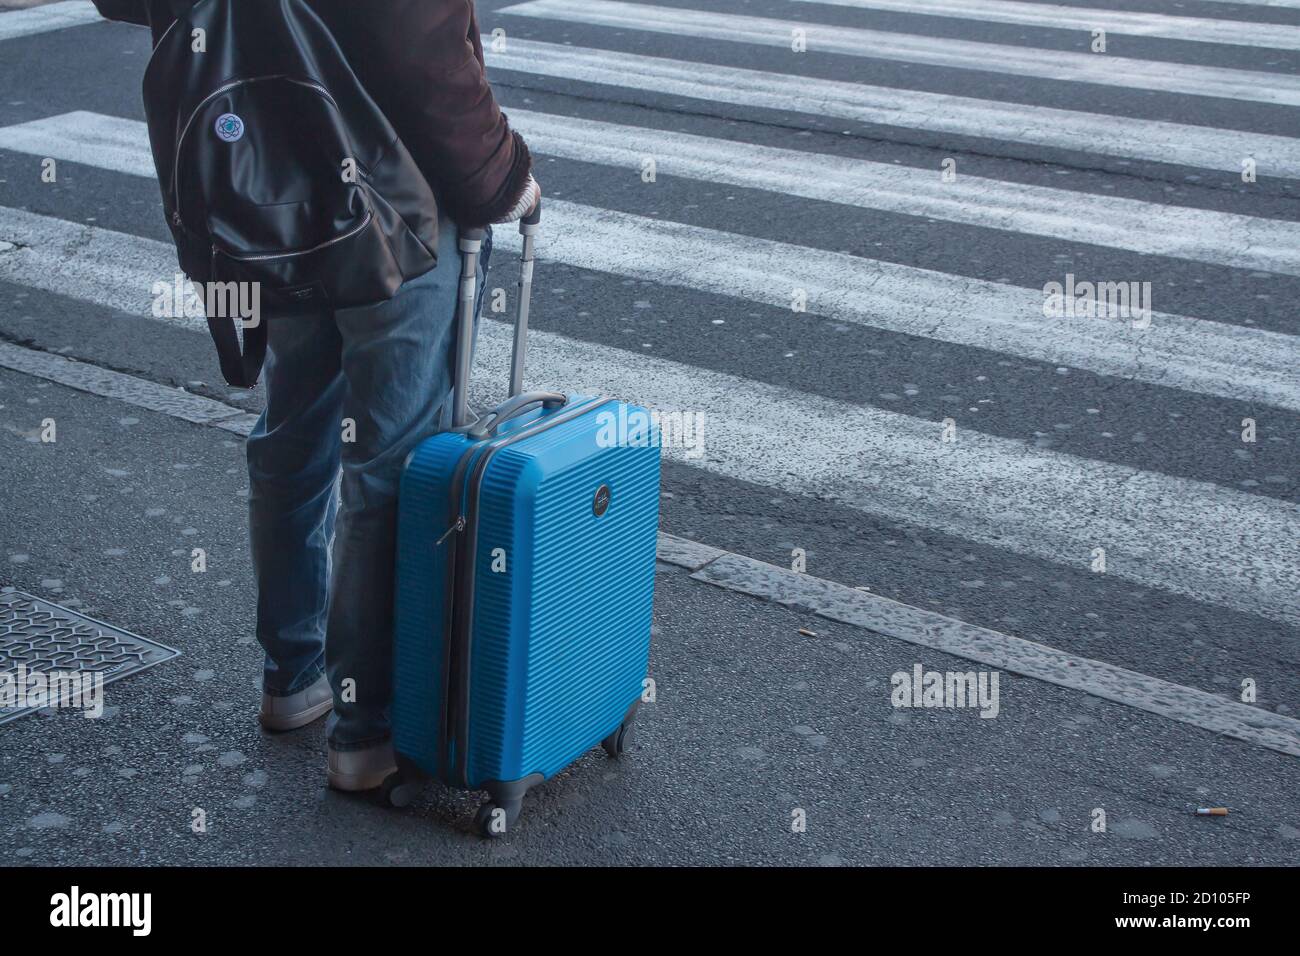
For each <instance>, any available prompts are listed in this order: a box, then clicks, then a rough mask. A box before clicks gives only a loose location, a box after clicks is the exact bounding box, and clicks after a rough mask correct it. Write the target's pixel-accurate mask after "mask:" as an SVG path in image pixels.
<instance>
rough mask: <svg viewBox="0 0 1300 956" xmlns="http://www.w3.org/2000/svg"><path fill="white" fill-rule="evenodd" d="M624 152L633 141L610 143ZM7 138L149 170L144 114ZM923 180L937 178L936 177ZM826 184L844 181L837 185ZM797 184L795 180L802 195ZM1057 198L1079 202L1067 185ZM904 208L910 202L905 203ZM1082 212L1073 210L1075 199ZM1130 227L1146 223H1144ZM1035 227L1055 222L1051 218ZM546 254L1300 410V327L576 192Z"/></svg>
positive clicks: (22, 130) (44, 225) (1291, 247)
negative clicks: (1118, 301)
mask: <svg viewBox="0 0 1300 956" xmlns="http://www.w3.org/2000/svg"><path fill="white" fill-rule="evenodd" d="M511 115H512V118H513V120H514V121H515V123H516V125H517V126H518V128H519V129H520V130H521V131H522V132H523V133H524V135H525V137H526V138H527V139H528V141H529V142H530V144H531V147H532V148H533V149H535V150H537V151H539V152H541V153H542V154H544V155H567V156H569V157H570V158H573V159H586V160H588V161H593V160H596V157H598V156H599V155H600V148H601V144H602V143H605V142H610V143H615V142H618V141H619V136H620V135H621V133H620V132H618V131H616V132H615V133H614V134H613V135H612V136H607V138H603V137H602V136H601V133H602V131H601V130H598V129H595V128H593V127H594V125H595V124H589V123H584V122H582V121H575V120H571V119H566V118H564V117H551V116H545V118H543V117H544V114H535V113H530V112H527V111H523V110H518V111H513V112H512V114H511ZM552 123H555V124H556V125H558V126H559V127H561V128H563V127H565V126H566V125H567V126H569V127H570V129H571V131H572V132H573V133H574V134H575V135H576V136H577V137H578V138H577V140H576V142H575V148H574V149H573V150H571V151H566V150H565V149H560V150H558V151H556V150H552V149H551V148H550V147H551V146H552V145H553V144H554V142H555V140H554V138H553V137H552V136H548V135H546V133H544V132H542V131H543V130H549V129H551V128H552V125H551V124H552ZM622 129H626V128H625V127H624V128H622ZM644 137H645V142H644V143H643V144H640V145H643V146H644V147H646V148H654V149H655V151H656V152H659V151H662V152H663V153H664V155H665V156H666V157H670V160H676V159H678V158H680V157H679V156H678V154H677V153H676V151H675V149H674V142H675V141H674V140H673V138H672V136H671V134H662V133H659V132H657V131H656V132H646V133H644ZM656 141H657V145H656ZM584 143H585V147H584V145H583V144H584ZM626 148H628V144H626V143H624V146H623V147H621V148H620V147H615V149H616V150H619V149H626ZM0 149H11V150H18V151H22V152H26V153H29V154H31V155H33V156H46V157H52V158H55V159H59V160H68V161H71V162H79V163H84V164H86V165H92V166H100V167H103V168H111V169H115V170H116V171H119V172H126V173H131V174H133V175H137V176H145V177H152V176H153V175H154V172H153V161H152V158H151V156H150V154H149V149H148V131H147V129H146V127H145V125H144V123H143V122H140V121H136V120H124V119H120V118H117V117H109V116H101V115H97V114H87V113H70V114H65V115H62V116H54V117H49V118H46V119H43V120H38V121H35V122H32V123H26V124H21V125H18V126H12V127H5V128H0ZM630 149H631V151H630V152H622V151H618V152H616V153H615V155H614V156H612V157H607V158H609V159H612V160H613V163H612V164H613V165H621V166H623V167H624V168H627V169H634V168H636V166H635V164H636V163H637V162H638V161H639V159H640V155H641V154H640V153H638V152H637V149H638V144H637V143H636V141H633V143H632V144H631V147H630ZM850 165H852V162H851V161H850ZM675 169H676V166H675V164H674V161H669V162H668V163H666V164H665V168H664V172H665V173H667V174H673V173H674V170H675ZM703 178H705V179H712V180H713V181H717V180H716V179H714V178H713V177H707V176H706V177H703ZM721 178H722V179H724V180H725V178H726V177H725V176H724V177H721ZM759 178H764V177H759ZM929 179H930V180H931V181H932V182H939V177H937V176H934V175H933V174H931V175H930V176H929ZM820 182H821V183H822V184H823V185H826V183H827V181H826V180H820ZM769 185H770V184H769ZM830 185H831V186H832V187H834V186H835V185H836V184H835V183H834V182H833V181H832V182H831V183H830ZM1024 188H1025V187H1023V186H1017V187H1015V189H1017V190H1023V189H1024ZM798 191H799V190H798V189H795V190H794V192H795V193H796V194H797V193H798ZM1045 192H1057V191H1055V190H1045ZM1056 201H1057V202H1058V203H1064V204H1065V208H1066V209H1070V208H1071V207H1070V204H1069V203H1070V200H1069V199H1068V198H1066V197H1064V196H1062V197H1057V199H1056ZM1111 202H1114V200H1111ZM1144 205H1148V206H1150V205H1152V204H1144ZM1153 208H1156V209H1160V208H1166V207H1155V206H1153ZM895 209H896V211H906V210H905V208H904V203H903V202H900V203H899V204H898V205H897V206H896V207H895ZM915 211H916V210H913V212H915ZM968 212H969V214H968V215H966V216H964V217H963V221H966V222H969V223H971V224H973V225H980V224H982V223H981V222H980V219H981V217H982V216H984V215H986V214H987V213H988V211H987V210H981V209H980V208H979V206H978V204H977V203H976V204H973V209H969V210H968ZM1073 212H1074V213H1075V215H1076V216H1077V215H1078V214H1079V213H1080V212H1081V210H1080V209H1074V210H1073ZM1183 212H1184V213H1189V212H1190V211H1188V210H1183ZM1061 218H1065V217H1064V216H1062V217H1061ZM1237 218H1238V219H1241V220H1245V222H1244V223H1243V225H1244V226H1245V228H1244V229H1242V230H1240V232H1241V235H1239V237H1238V238H1242V239H1244V238H1245V237H1246V236H1248V235H1250V233H1251V231H1252V230H1251V228H1250V224H1251V223H1255V224H1257V225H1258V226H1259V227H1260V229H1261V230H1262V231H1267V230H1268V229H1269V227H1270V226H1276V227H1277V228H1278V231H1279V232H1280V233H1282V235H1279V236H1276V237H1274V238H1276V239H1278V240H1279V244H1278V245H1276V246H1270V247H1269V248H1270V249H1272V250H1275V251H1277V252H1281V253H1282V254H1283V255H1285V256H1295V255H1297V254H1300V244H1298V243H1300V230H1297V228H1296V227H1295V225H1294V224H1290V223H1276V224H1272V223H1270V222H1269V221H1267V220H1250V219H1248V217H1237ZM1155 221H1157V222H1158V221H1159V220H1158V218H1157V219H1156V220H1155ZM0 222H3V223H5V224H6V227H7V230H8V231H7V233H5V234H7V235H9V236H13V237H16V239H11V241H19V242H21V243H22V244H23V245H24V246H27V247H31V248H53V249H58V248H61V243H62V239H61V238H59V237H57V236H56V235H55V234H54V233H57V232H58V230H59V228H60V226H59V224H58V221H57V220H49V221H48V222H47V221H45V220H40V219H32V217H30V216H27V215H24V216H22V217H19V216H17V215H15V214H14V213H12V212H9V211H5V210H0ZM1218 224H1219V217H1216V216H1215V215H1214V214H1209V220H1208V222H1197V221H1196V218H1195V216H1194V215H1192V216H1190V217H1189V221H1186V222H1184V223H1182V224H1181V225H1183V226H1184V227H1185V228H1187V229H1190V230H1192V231H1194V232H1195V233H1196V234H1205V233H1207V232H1209V231H1210V230H1211V229H1213V228H1214V227H1215V226H1217V225H1218ZM1133 226H1134V227H1135V228H1137V226H1138V224H1137V222H1134V223H1133ZM51 230H54V232H53V233H52V232H51ZM1041 234H1043V235H1049V236H1050V235H1052V234H1053V233H1052V230H1051V229H1050V228H1048V227H1047V226H1046V225H1045V227H1044V228H1043V229H1042V230H1041ZM1259 238H1262V237H1259ZM541 249H542V251H543V253H544V254H545V255H546V257H547V258H548V259H549V260H551V261H553V262H563V263H565V264H567V265H571V266H576V267H577V268H580V269H589V270H592V271H595V272H603V273H608V274H611V275H616V276H619V277H620V278H635V279H641V280H645V281H648V282H653V283H657V284H661V285H671V286H680V287H685V288H688V289H691V290H693V291H696V292H707V293H714V294H720V295H726V296H731V297H733V298H737V299H744V300H747V301H749V302H754V303H759V304H764V305H773V306H778V307H787V306H788V305H789V303H790V301H791V297H792V294H793V291H794V290H796V289H800V290H803V293H804V297H805V299H806V309H807V311H808V313H810V314H812V315H818V316H823V317H826V318H830V319H836V320H839V321H842V322H848V323H852V324H854V325H860V326H866V327H870V328H874V329H882V330H887V331H890V332H897V333H902V334H905V335H916V336H924V337H926V338H929V339H934V340H938V341H943V342H950V343H953V344H955V345H965V346H971V347H975V348H985V349H993V350H996V351H998V352H1003V353H1005V354H1008V355H1015V356H1018V357H1020V358H1026V359H1031V360H1034V361H1039V362H1048V363H1051V364H1053V365H1066V366H1070V367H1073V368H1081V369H1087V370H1089V371H1092V372H1096V373H1098V374H1102V375H1112V376H1117V377H1121V378H1128V379H1133V380H1137V381H1146V382H1150V383H1152V384H1155V385H1162V386H1166V387H1174V388H1181V389H1186V390H1187V391H1192V392H1199V393H1203V394H1207V395H1218V396H1221V397H1224V398H1248V399H1250V400H1251V401H1259V402H1264V403H1267V404H1270V405H1276V406H1278V407H1280V408H1287V409H1291V410H1293V411H1300V337H1297V336H1292V335H1282V334H1278V333H1276V332H1269V331H1266V330H1263V329H1252V328H1249V327H1244V326H1240V325H1231V324H1227V323H1223V322H1215V321H1209V320H1206V319H1200V318H1192V317H1189V316H1183V315H1171V314H1167V313H1155V314H1153V315H1152V316H1151V318H1150V327H1149V328H1139V327H1135V324H1134V323H1133V322H1131V321H1125V320H1123V319H1118V318H1116V319H1110V320H1098V319H1095V318H1094V319H1089V318H1083V317H1077V318H1063V319H1060V320H1055V321H1053V323H1052V325H1051V329H1052V334H1050V335H1045V334H1044V331H1045V328H1046V327H1047V323H1048V320H1047V319H1045V318H1044V315H1043V299H1044V297H1043V293H1042V291H1041V290H1037V289H1024V288H1020V287H1017V286H1011V285H1007V284H1004V283H998V282H988V281H983V280H979V279H971V278H967V277H964V276H957V275H949V274H947V273H942V272H936V271H934V270H930V269H918V268H914V267H911V266H905V265H899V264H897V263H891V262H882V261H877V260H871V259H864V258H861V257H860V256H852V255H844V254H841V253H834V252H827V251H825V250H821V249H811V248H807V247H803V246H797V245H792V244H788V243H782V242H773V241H771V240H767V239H759V238H755V237H753V236H737V235H733V234H729V233H725V232H720V231H718V230H713V229H706V228H701V227H698V226H690V225H684V224H681V223H675V222H672V221H664V220H660V219H654V218H649V217H645V216H635V215H629V214H627V213H621V212H616V211H612V210H603V209H598V208H595V207H592V206H588V205H585V204H582V203H575V202H570V201H552V202H550V203H548V204H547V234H546V236H544V237H543V239H542V240H541ZM155 258H156V257H155ZM683 261H690V262H693V263H694V267H693V268H692V269H690V270H689V271H684V270H683V269H682V268H681V265H680V264H681V262H683ZM1270 261H1272V257H1270V256H1269V255H1268V253H1267V252H1265V253H1264V254H1262V255H1260V256H1258V257H1254V256H1248V257H1247V259H1246V261H1243V262H1241V263H1240V264H1241V265H1242V266H1244V267H1249V268H1256V269H1261V268H1266V267H1267V263H1269V262H1270ZM1281 265H1283V266H1286V267H1288V268H1285V269H1283V270H1281V271H1286V272H1293V270H1294V269H1295V266H1296V265H1297V263H1295V262H1283V263H1281ZM120 267H121V265H120V264H119V263H115V262H114V263H110V264H109V268H110V269H116V268H120ZM49 269H54V270H56V273H57V272H58V271H60V270H59V267H58V265H57V263H46V264H43V265H42V266H41V269H40V270H38V271H39V272H40V273H41V274H42V275H50V274H51V273H50V272H49V271H48V270H49ZM1293 274H1294V272H1293ZM3 275H4V270H3V267H2V266H0V276H3ZM59 281H62V280H61V279H60V280H59ZM1139 324H1140V323H1139Z"/></svg>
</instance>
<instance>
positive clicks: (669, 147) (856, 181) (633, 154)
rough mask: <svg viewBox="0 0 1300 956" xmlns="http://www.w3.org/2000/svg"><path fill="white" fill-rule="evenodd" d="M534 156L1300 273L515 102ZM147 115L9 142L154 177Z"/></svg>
mask: <svg viewBox="0 0 1300 956" xmlns="http://www.w3.org/2000/svg"><path fill="white" fill-rule="evenodd" d="M510 119H511V122H512V123H513V124H514V125H515V126H517V127H518V128H519V129H520V131H521V132H523V133H524V134H525V136H526V138H527V140H528V143H529V147H530V148H531V149H532V150H533V152H535V153H542V154H545V155H548V156H555V157H561V158H565V159H573V160H580V161H584V162H591V163H600V164H603V165H608V166H621V167H625V168H627V169H629V170H632V169H639V168H640V165H641V163H642V162H643V160H644V159H645V157H646V156H654V157H655V161H656V164H657V171H658V173H659V174H660V175H665V176H682V177H685V178H689V179H698V180H701V181H705V182H714V183H727V184H728V185H732V186H744V187H748V188H751V189H762V190H765V191H768V192H773V193H779V194H781V195H786V196H803V197H804V198H807V199H817V200H822V201H824V202H833V203H840V204H843V205H849V206H856V207H858V208H862V209H879V210H885V211H888V212H894V213H900V214H903V215H910V216H926V217H929V218H933V219H942V220H946V221H948V222H959V223H963V224H965V225H970V226H981V227H984V228H990V229H1000V230H1006V231H1010V232H1020V233H1027V234H1030V235H1038V236H1046V237H1050V238H1053V239H1059V240H1063V241H1072V242H1086V243H1091V244H1094V245H1099V246H1109V247H1112V248H1115V249H1127V250H1129V251H1130V252H1139V253H1144V254H1149V255H1161V256H1175V257H1177V258H1181V259H1191V260H1194V261H1197V262H1211V263H1215V264H1217V265H1224V266H1232V267H1235V268H1240V269H1260V270H1265V271H1270V272H1279V273H1283V274H1286V275H1296V276H1300V223H1295V222H1287V221H1283V220H1276V219H1260V218H1257V217H1251V216H1240V215H1235V214H1233V213H1223V212H1214V211H1211V210H1202V209H1188V208H1186V207H1181V206H1169V205H1161V204H1159V203H1152V202H1141V201H1138V200H1131V199H1119V198H1115V197H1112V196H1096V195H1090V194H1088V193H1081V192H1077V191H1074V190H1065V189H1050V188H1045V187H1041V186H1029V185H1025V184H1023V183H1006V182H1001V181H999V180H995V179H986V178H983V177H979V176H968V175H962V176H959V177H957V179H956V180H954V181H953V182H944V181H943V179H942V177H941V176H940V171H939V170H937V169H935V170H928V169H915V168H909V167H903V166H894V165H891V164H888V163H873V162H867V161H865V160H857V159H848V158H844V157H840V156H829V155H825V154H821V153H808V152H803V151H800V150H792V149H778V148H774V147H770V146H760V145H756V144H753V143H736V142H732V141H730V140H723V139H714V138H712V137H706V136H694V135H690V134H687V133H675V132H672V131H668V130H657V129H647V128H645V127H638V126H625V125H622V124H618V123H604V122H599V121H596V120H585V119H578V118H575V117H571V116H561V115H558V114H554V113H538V112H534V111H532V110H521V109H512V110H511V111H510ZM147 141H148V130H147V128H146V127H145V124H144V123H142V122H140V121H138V120H126V119H120V118H118V117H114V116H106V115H104V114H102V113H88V112H84V111H78V112H72V113H63V114H60V115H58V116H50V117H46V118H45V119H40V120H33V121H31V122H28V123H20V124H17V125H14V126H6V127H0V149H8V150H13V151H17V152H24V153H29V154H31V155H33V156H42V157H45V156H48V157H52V158H54V159H60V160H68V161H70V162H75V163H84V164H86V165H90V166H96V167H99V168H101V169H112V170H115V171H117V172H122V173H130V174H131V175H135V176H152V175H153V172H154V170H153V160H152V158H151V157H150V155H149V152H148V150H147V148H146V144H147Z"/></svg>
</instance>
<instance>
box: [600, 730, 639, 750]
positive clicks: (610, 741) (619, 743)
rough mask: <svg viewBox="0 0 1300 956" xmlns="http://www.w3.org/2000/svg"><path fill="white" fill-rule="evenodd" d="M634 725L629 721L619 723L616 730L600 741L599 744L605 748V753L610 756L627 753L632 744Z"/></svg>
mask: <svg viewBox="0 0 1300 956" xmlns="http://www.w3.org/2000/svg"><path fill="white" fill-rule="evenodd" d="M635 726H636V725H635V724H631V723H627V724H619V725H618V730H616V731H614V732H613V733H612V734H610V735H609V736H608V737H606V738H605V739H604V740H602V741H601V742H600V745H601V746H602V747H604V748H605V753H607V754H609V755H610V756H611V757H621V756H623V754H625V753H627V752H628V750H629V749H630V748H631V746H632V731H633V728H634V727H635Z"/></svg>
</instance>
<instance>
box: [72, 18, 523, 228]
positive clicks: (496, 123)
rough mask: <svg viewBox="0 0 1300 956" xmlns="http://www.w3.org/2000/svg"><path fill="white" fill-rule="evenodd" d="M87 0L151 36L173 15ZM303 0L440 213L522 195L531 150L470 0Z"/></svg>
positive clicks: (500, 211)
mask: <svg viewBox="0 0 1300 956" xmlns="http://www.w3.org/2000/svg"><path fill="white" fill-rule="evenodd" d="M93 2H94V4H95V6H96V7H97V8H98V9H99V12H100V13H101V14H103V15H104V16H105V17H107V18H109V19H110V20H121V21H124V22H127V23H137V24H140V25H143V26H148V27H149V28H150V29H151V30H152V31H153V38H154V42H155V43H157V42H158V39H159V38H160V37H161V36H162V35H163V33H165V32H166V31H167V28H168V27H169V26H171V24H172V22H173V21H174V19H175V18H174V17H173V15H172V13H171V10H170V5H169V3H168V2H167V0H93ZM246 2H247V0H246ZM259 2H263V0H259ZM307 3H308V4H309V5H310V6H311V7H312V9H313V10H315V11H316V13H317V14H318V15H319V16H320V18H321V19H322V20H324V21H325V23H326V25H328V26H329V28H330V30H331V31H332V32H333V34H334V37H335V39H337V40H338V43H339V45H340V46H341V47H342V48H343V52H344V53H345V54H346V55H347V57H348V61H349V62H350V63H351V64H352V69H353V70H354V71H355V72H356V74H357V77H358V78H359V79H360V80H361V82H362V84H364V85H365V87H366V90H367V92H369V93H370V95H371V97H373V98H374V100H375V102H376V103H378V104H379V107H380V109H382V110H383V111H384V113H385V115H386V116H387V117H388V120H389V122H390V123H392V124H393V128H394V129H396V130H397V134H398V135H399V136H401V138H402V142H403V143H405V144H406V148H407V149H408V150H410V152H411V155H412V156H413V157H414V158H415V161H416V163H417V164H418V165H419V166H420V169H421V170H422V171H423V172H424V175H425V177H426V178H427V179H428V180H429V183H430V184H431V185H432V186H433V188H434V190H435V192H437V194H438V196H439V197H440V200H441V202H442V204H443V206H444V209H443V211H444V212H445V213H446V214H447V215H448V216H450V217H451V218H452V220H454V221H455V222H456V223H457V224H458V225H462V226H481V225H485V224H487V223H490V222H492V221H494V220H496V219H499V218H501V217H502V216H504V215H505V214H506V213H507V212H509V211H510V209H511V208H512V207H513V206H514V205H515V204H516V203H517V202H518V201H519V199H520V197H521V196H522V195H523V191H524V188H525V186H526V185H527V182H528V173H529V170H530V168H531V166H532V158H531V156H530V155H529V153H528V147H527V146H526V145H525V144H524V141H523V138H522V137H521V136H520V135H519V134H518V133H515V132H513V131H512V130H511V129H510V125H509V123H508V122H507V119H506V116H505V114H504V113H502V112H501V110H500V108H499V107H498V106H497V102H496V99H495V97H493V95H492V89H491V87H489V86H488V82H487V77H486V75H485V74H484V67H483V47H482V43H481V42H480V40H479V29H478V23H477V20H476V18H475V15H474V4H473V2H472V0H364V2H359V0H307Z"/></svg>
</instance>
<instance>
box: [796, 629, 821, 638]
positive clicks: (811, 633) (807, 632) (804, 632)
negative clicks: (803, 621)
mask: <svg viewBox="0 0 1300 956" xmlns="http://www.w3.org/2000/svg"><path fill="white" fill-rule="evenodd" d="M799 633H800V634H802V635H803V636H804V637H816V636H817V632H816V631H810V630H808V628H806V627H801V628H799Z"/></svg>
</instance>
